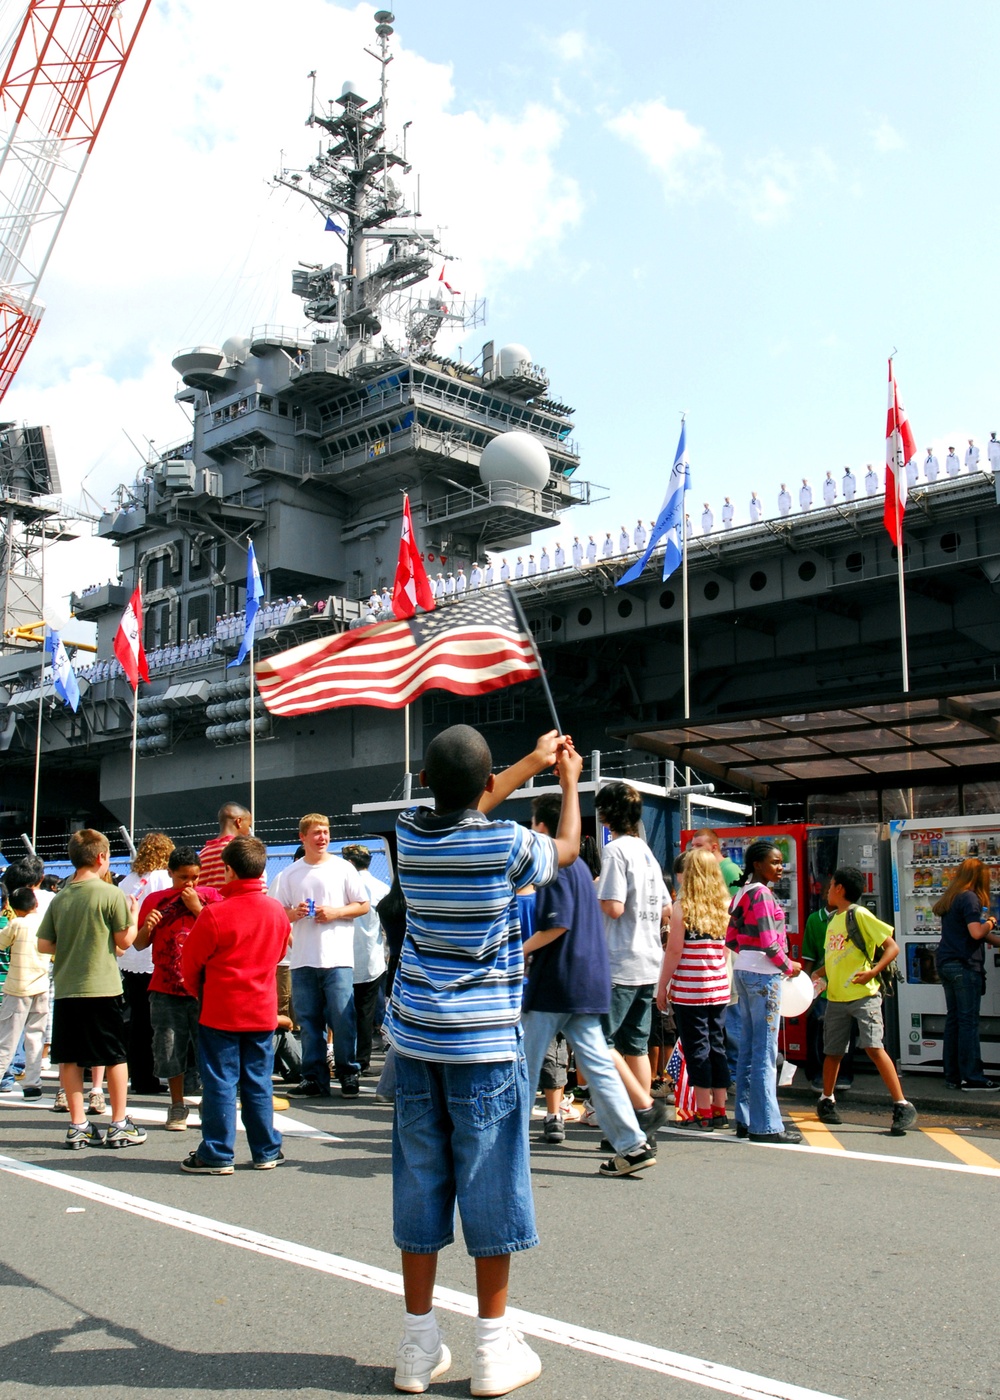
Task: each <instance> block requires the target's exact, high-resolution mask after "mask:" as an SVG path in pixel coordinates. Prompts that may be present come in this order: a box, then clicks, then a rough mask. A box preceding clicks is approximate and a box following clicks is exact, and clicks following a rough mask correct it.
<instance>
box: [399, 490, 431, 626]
mask: <svg viewBox="0 0 1000 1400" xmlns="http://www.w3.org/2000/svg"><path fill="white" fill-rule="evenodd" d="M418 603H419V604H420V606H421V607H422V608H423V609H424V611H425V612H433V610H434V590H433V588H432V587H431V581H430V579H429V578H428V577H427V570H426V569H425V568H424V561H423V560H422V559H421V557H420V550H419V549H418V548H417V541H416V539H415V537H414V534H413V517H412V515H411V514H410V498H409V496H404V497H403V529H402V534H401V535H400V538H399V562H398V563H397V564H396V579H395V582H394V583H393V585H392V611H393V613H394V614H395V616H396V617H414V616H415V615H416V611H417V604H418Z"/></svg>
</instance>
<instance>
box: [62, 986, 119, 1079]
mask: <svg viewBox="0 0 1000 1400" xmlns="http://www.w3.org/2000/svg"><path fill="white" fill-rule="evenodd" d="M52 1007H53V1009H52V1051H51V1055H50V1058H51V1060H52V1063H53V1064H54V1065H85V1066H92V1065H104V1066H105V1067H106V1066H108V1065H123V1064H125V1062H126V1061H127V1059H128V1055H127V1054H126V1051H125V1014H124V1008H125V999H124V997H57V998H56V999H55V1001H54V1002H53V1004H52Z"/></svg>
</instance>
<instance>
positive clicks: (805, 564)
mask: <svg viewBox="0 0 1000 1400" xmlns="http://www.w3.org/2000/svg"><path fill="white" fill-rule="evenodd" d="M815 577H816V565H815V564H814V563H813V561H812V560H811V559H803V561H802V563H801V564H800V565H799V578H800V579H801V580H802V582H803V583H808V582H809V580H810V579H814V578H815Z"/></svg>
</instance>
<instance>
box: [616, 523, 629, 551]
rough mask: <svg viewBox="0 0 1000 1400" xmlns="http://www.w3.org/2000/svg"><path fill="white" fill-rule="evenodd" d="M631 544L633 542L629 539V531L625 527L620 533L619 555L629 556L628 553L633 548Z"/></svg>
mask: <svg viewBox="0 0 1000 1400" xmlns="http://www.w3.org/2000/svg"><path fill="white" fill-rule="evenodd" d="M631 543H632V542H631V540H630V539H629V534H628V531H627V530H626V529H625V526H624V525H623V526H622V528H621V529H620V530H619V531H618V553H619V554H627V553H628V552H629V549H630V547H631Z"/></svg>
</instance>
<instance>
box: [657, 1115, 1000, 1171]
mask: <svg viewBox="0 0 1000 1400" xmlns="http://www.w3.org/2000/svg"><path fill="white" fill-rule="evenodd" d="M657 1132H660V1133H676V1134H677V1135H678V1136H679V1137H685V1138H687V1139H688V1141H690V1140H691V1133H690V1132H689V1131H687V1130H686V1129H683V1128H671V1127H670V1125H669V1124H668V1123H663V1124H661V1125H660V1127H659V1128H658V1129H657ZM698 1141H699V1142H714V1143H727V1142H729V1143H732V1144H733V1145H734V1146H739V1147H740V1148H742V1149H746V1150H752V1149H754V1148H758V1147H764V1148H767V1149H769V1150H770V1151H771V1152H805V1153H809V1154H811V1155H813V1156H816V1157H835V1158H836V1159H837V1161H838V1162H844V1161H852V1160H853V1161H855V1162H886V1163H888V1165H889V1166H893V1167H927V1168H929V1169H930V1170H931V1171H936V1172H966V1173H971V1174H972V1175H973V1176H1000V1164H998V1165H997V1166H995V1167H981V1166H970V1165H967V1164H966V1163H964V1162H932V1161H930V1160H928V1159H926V1158H924V1157H894V1156H893V1155H892V1153H891V1152H852V1151H851V1150H850V1149H849V1148H843V1147H810V1146H808V1144H806V1143H804V1142H803V1143H790V1142H749V1143H748V1142H746V1141H743V1142H741V1141H740V1139H739V1138H736V1137H734V1136H733V1135H732V1134H731V1133H727V1134H726V1135H725V1137H723V1135H722V1134H721V1133H720V1134H719V1136H718V1137H716V1136H715V1134H714V1133H713V1134H711V1135H709V1134H708V1133H706V1134H705V1136H704V1137H699V1138H698Z"/></svg>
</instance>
